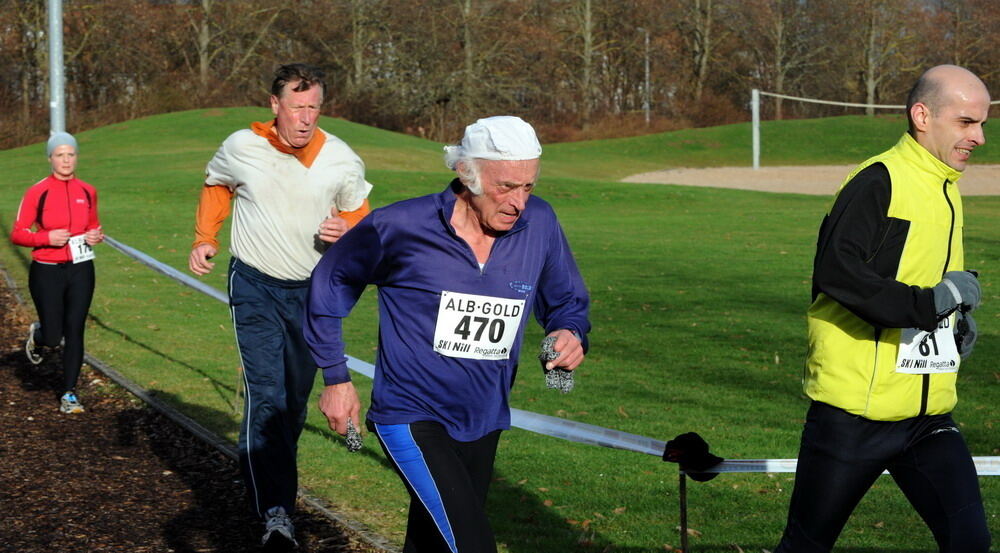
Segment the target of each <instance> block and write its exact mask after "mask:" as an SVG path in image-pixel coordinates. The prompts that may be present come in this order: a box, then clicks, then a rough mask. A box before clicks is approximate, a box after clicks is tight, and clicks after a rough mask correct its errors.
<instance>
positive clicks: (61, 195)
mask: <svg viewBox="0 0 1000 553" xmlns="http://www.w3.org/2000/svg"><path fill="white" fill-rule="evenodd" d="M99 226H101V223H100V221H98V219H97V191H96V190H95V189H94V187H93V186H91V185H89V184H87V183H85V182H83V181H82V180H80V179H77V178H72V179H70V180H68V181H64V180H59V179H57V178H55V177H54V176H52V175H49V176H48V177H46V178H44V179H42V180H41V181H39V182H38V183H37V184H35V185H33V186H32V187H31V188H29V189H28V191H27V192H25V193H24V197H23V198H22V199H21V207H19V208H18V210H17V219H16V220H15V221H14V230H13V232H11V235H10V240H11V242H13V243H15V244H17V245H18V246H26V247H29V248H34V249H33V250H32V252H31V257H32V259H34V260H35V261H41V262H44V263H65V262H67V261H72V260H73V255H72V254H71V253H70V251H69V244H66V245H65V246H62V247H60V248H56V247H53V246H50V245H49V231H50V230H56V229H69V231H70V233H71V234H72V235H73V236H76V235H78V234H83V233H85V232H87V231H88V230H90V229H95V228H97V227H99ZM33 227H37V230H32V228H33Z"/></svg>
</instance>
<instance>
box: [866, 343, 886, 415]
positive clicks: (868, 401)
mask: <svg viewBox="0 0 1000 553" xmlns="http://www.w3.org/2000/svg"><path fill="white" fill-rule="evenodd" d="M872 337H873V338H874V339H875V356H874V358H873V360H872V377H871V379H870V380H868V393H867V394H865V412H864V415H867V414H868V407H869V406H870V405H871V402H872V393H873V391H874V389H875V381H876V380H878V346H879V344H881V341H880V340H881V339H882V329H881V328H878V327H875V333H874V336H872ZM864 415H862V416H864Z"/></svg>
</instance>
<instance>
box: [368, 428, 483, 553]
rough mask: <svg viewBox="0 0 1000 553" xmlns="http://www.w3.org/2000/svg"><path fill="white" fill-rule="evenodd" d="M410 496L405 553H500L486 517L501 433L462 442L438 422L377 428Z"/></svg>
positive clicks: (376, 432)
mask: <svg viewBox="0 0 1000 553" xmlns="http://www.w3.org/2000/svg"><path fill="white" fill-rule="evenodd" d="M368 429H369V430H372V431H373V432H374V433H375V435H376V436H378V439H379V443H380V444H381V445H382V449H383V450H384V451H385V452H386V456H387V457H388V458H389V461H390V462H391V463H392V465H393V467H394V468H395V469H396V474H398V475H399V476H400V478H402V480H403V483H404V484H406V490H407V491H408V492H410V513H409V519H408V521H407V524H406V541H405V543H404V545H403V553H454V552H458V553H496V550H497V546H496V540H495V538H494V537H493V530H492V528H491V527H490V521H489V518H488V517H487V516H486V493H487V491H488V490H489V487H490V480H491V479H492V476H493V459H494V458H495V457H496V451H497V441H498V440H499V438H500V431H499V430H496V431H493V432H491V433H489V434H487V435H485V436H483V437H482V438H479V439H478V440H475V441H472V442H460V441H458V440H455V439H454V438H452V437H451V436H449V435H448V433H447V431H445V429H444V427H443V426H441V425H440V424H438V423H436V422H430V421H423V422H414V423H410V424H389V425H384V424H373V423H372V421H370V420H369V421H368Z"/></svg>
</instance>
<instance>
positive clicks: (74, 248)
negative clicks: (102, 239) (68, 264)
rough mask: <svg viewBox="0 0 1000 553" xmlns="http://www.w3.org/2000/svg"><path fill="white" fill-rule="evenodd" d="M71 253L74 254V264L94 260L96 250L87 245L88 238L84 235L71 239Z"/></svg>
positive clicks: (71, 237)
mask: <svg viewBox="0 0 1000 553" xmlns="http://www.w3.org/2000/svg"><path fill="white" fill-rule="evenodd" d="M69 251H70V253H72V254H73V263H82V262H84V261H90V260H91V259H94V248H91V247H90V244H88V243H87V236H86V235H84V234H77V235H76V236H70V237H69Z"/></svg>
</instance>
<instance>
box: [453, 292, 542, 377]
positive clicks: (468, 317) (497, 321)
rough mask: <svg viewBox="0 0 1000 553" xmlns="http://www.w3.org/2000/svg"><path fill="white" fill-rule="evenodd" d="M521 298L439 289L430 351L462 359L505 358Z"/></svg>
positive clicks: (514, 333)
mask: <svg viewBox="0 0 1000 553" xmlns="http://www.w3.org/2000/svg"><path fill="white" fill-rule="evenodd" d="M523 312H524V300H515V299H508V298H494V297H492V296H477V295H474V294H459V293H457V292H448V291H443V292H441V303H440V305H439V306H438V316H437V324H436V325H435V327H434V351H436V352H438V353H440V354H441V355H445V356H448V357H460V358H463V359H481V360H497V359H509V358H510V350H511V346H513V344H514V338H515V337H516V336H517V330H518V328H519V327H520V326H521V315H522V313H523Z"/></svg>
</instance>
